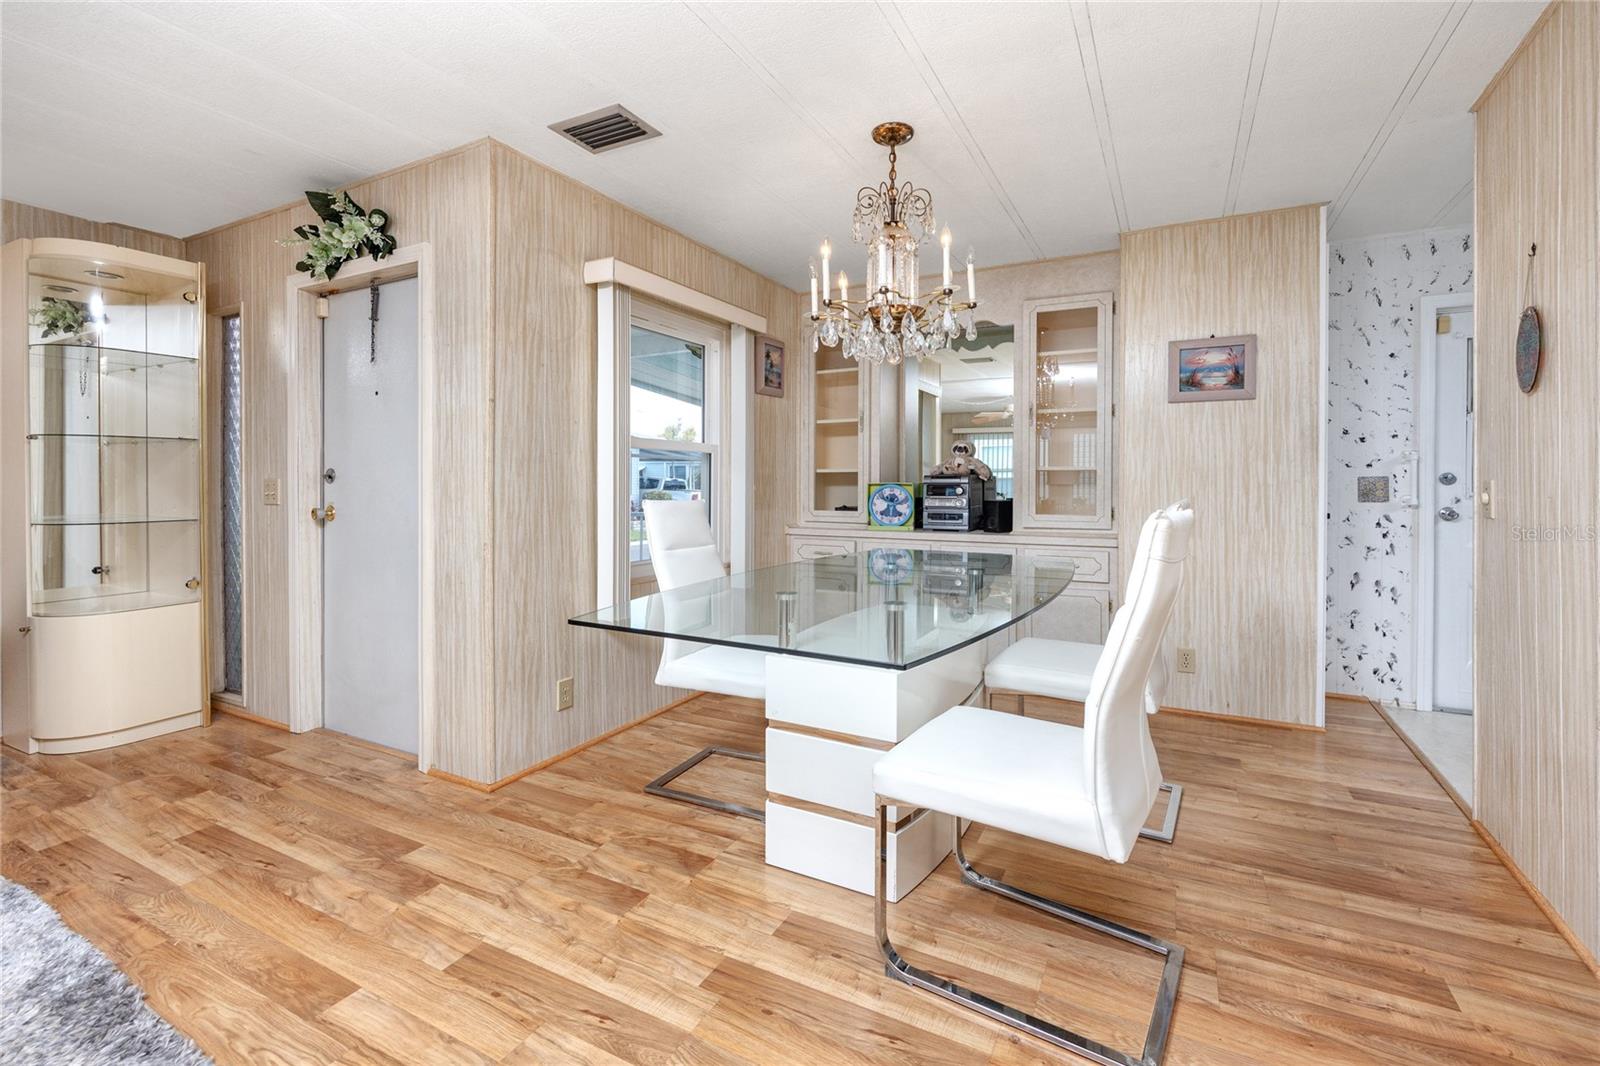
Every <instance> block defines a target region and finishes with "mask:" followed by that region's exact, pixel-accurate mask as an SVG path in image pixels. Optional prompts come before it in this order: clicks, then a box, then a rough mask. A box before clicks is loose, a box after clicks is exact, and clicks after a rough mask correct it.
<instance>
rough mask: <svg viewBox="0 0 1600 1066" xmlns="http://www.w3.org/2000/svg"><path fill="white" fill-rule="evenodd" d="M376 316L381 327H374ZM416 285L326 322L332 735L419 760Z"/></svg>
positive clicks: (327, 686)
mask: <svg viewBox="0 0 1600 1066" xmlns="http://www.w3.org/2000/svg"><path fill="white" fill-rule="evenodd" d="M374 306H376V321H375V322H374ZM417 421H418V411H417V281H416V279H415V278H409V279H407V280H405V281H395V282H390V283H389V284H387V285H381V286H379V287H378V289H377V299H376V304H374V298H373V294H372V291H371V290H368V289H358V290H356V291H353V292H345V293H340V294H338V295H336V296H333V297H330V299H329V314H328V317H327V318H326V319H324V320H323V323H322V459H323V476H322V500H323V506H324V508H325V509H326V510H331V511H333V520H332V521H327V522H325V523H324V525H323V530H322V682H323V687H322V693H323V696H322V699H323V724H324V725H325V726H326V727H327V728H329V729H333V730H337V731H338V732H341V733H348V734H349V735H351V736H354V737H360V738H362V739H363V740H370V741H374V742H376V743H379V744H384V745H387V746H389V747H391V748H398V749H400V750H401V751H408V752H415V751H416V750H417V710H418V703H417V701H418V693H417V678H418V667H417V655H418V619H419V611H420V602H419V581H418V576H419V573H420V570H419V566H420V557H419V546H418V507H417V497H418V481H417V470H418V461H419V460H418V432H417Z"/></svg>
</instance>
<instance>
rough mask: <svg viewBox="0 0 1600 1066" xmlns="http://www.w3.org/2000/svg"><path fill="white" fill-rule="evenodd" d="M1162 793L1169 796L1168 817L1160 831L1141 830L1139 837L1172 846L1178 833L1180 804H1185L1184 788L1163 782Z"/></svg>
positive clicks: (1169, 782) (1163, 820) (1163, 821)
mask: <svg viewBox="0 0 1600 1066" xmlns="http://www.w3.org/2000/svg"><path fill="white" fill-rule="evenodd" d="M1161 791H1163V792H1166V793H1168V794H1169V796H1168V799H1167V816H1166V817H1165V818H1163V819H1162V820H1161V828H1160V829H1148V828H1146V829H1141V830H1139V836H1140V837H1141V838H1143V839H1145V840H1154V841H1156V842H1157V843H1161V844H1170V843H1172V838H1173V837H1174V836H1176V835H1177V833H1178V804H1180V803H1182V802H1183V786H1182V785H1174V784H1173V783H1172V782H1171V781H1163V782H1161Z"/></svg>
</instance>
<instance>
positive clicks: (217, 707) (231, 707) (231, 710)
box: [211, 699, 289, 733]
mask: <svg viewBox="0 0 1600 1066" xmlns="http://www.w3.org/2000/svg"><path fill="white" fill-rule="evenodd" d="M211 713H212V714H231V715H232V716H233V717H235V718H242V719H243V720H244V721H246V722H254V723H255V724H256V725H264V726H266V727H267V728H268V729H281V730H283V731H284V732H285V733H287V732H289V723H288V722H274V721H273V720H272V719H270V718H263V717H261V716H260V715H259V714H251V713H250V712H249V711H247V710H245V709H244V708H243V707H240V706H238V705H237V704H233V703H228V702H227V701H225V700H216V699H214V700H212V701H211Z"/></svg>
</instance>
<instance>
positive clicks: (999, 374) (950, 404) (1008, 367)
mask: <svg viewBox="0 0 1600 1066" xmlns="http://www.w3.org/2000/svg"><path fill="white" fill-rule="evenodd" d="M1015 379H1016V331H1015V330H1014V329H1013V328H1012V327H1011V326H1008V325H1006V326H1002V325H996V324H995V323H993V322H979V323H978V328H977V337H976V338H975V339H973V340H970V341H969V340H967V339H966V338H965V337H963V338H962V339H961V340H959V341H957V342H956V343H955V344H953V345H952V346H951V347H950V348H947V349H945V350H943V351H939V352H934V353H933V354H932V355H930V356H928V357H927V358H925V359H923V360H921V361H920V362H907V363H906V364H904V365H903V366H902V367H901V382H902V386H903V388H902V403H903V407H902V418H901V425H902V426H903V427H904V433H903V436H902V438H901V442H900V457H901V463H900V467H901V471H900V476H901V478H902V479H903V480H905V481H910V482H917V481H921V480H922V478H923V476H924V475H926V474H927V472H928V471H929V470H931V469H933V467H935V466H937V465H938V464H939V463H941V462H943V461H944V458H945V456H947V455H949V454H950V445H951V443H952V442H954V441H956V440H967V441H971V442H972V444H973V446H974V447H975V448H976V449H977V454H978V458H980V459H982V460H983V461H984V462H985V463H987V464H988V465H989V467H990V469H992V470H993V471H994V474H995V482H996V484H995V495H996V496H997V497H998V498H1000V499H1011V498H1013V489H1012V474H1013V470H1014V463H1013V458H1012V457H1013V454H1014V451H1013V449H1014V443H1013V442H1014V439H1015V438H1014V436H1013V429H1014V427H1015V424H1016V423H1015V417H1016V386H1015Z"/></svg>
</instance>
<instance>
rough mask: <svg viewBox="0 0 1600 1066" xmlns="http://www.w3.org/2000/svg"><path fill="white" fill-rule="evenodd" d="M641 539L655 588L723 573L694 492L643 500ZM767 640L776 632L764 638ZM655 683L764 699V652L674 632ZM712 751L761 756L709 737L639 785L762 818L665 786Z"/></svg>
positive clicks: (671, 588)
mask: <svg viewBox="0 0 1600 1066" xmlns="http://www.w3.org/2000/svg"><path fill="white" fill-rule="evenodd" d="M644 532H645V540H646V542H647V543H648V544H649V546H650V565H651V567H652V568H653V569H654V570H655V576H656V586H657V588H659V589H660V590H661V591H662V592H677V591H680V590H683V589H685V588H688V587H689V586H692V585H698V584H700V583H702V582H707V581H719V580H721V579H722V578H725V577H727V571H726V570H724V569H723V566H722V557H721V556H720V555H719V554H718V553H717V543H716V538H715V537H714V536H713V535H712V532H711V523H710V521H709V520H708V519H707V517H706V509H705V504H704V503H702V502H700V501H696V500H645V501H644ZM687 609H689V605H688V603H687V602H679V601H678V600H677V599H676V598H674V597H667V598H666V603H665V610H666V611H667V612H668V613H672V612H674V611H681V610H687ZM770 643H772V644H773V645H774V646H776V645H777V643H778V641H777V638H776V637H772V638H770ZM656 684H658V685H661V686H663V687H665V688H686V689H692V690H695V691H698V692H712V693H716V694H718V695H722V696H742V697H744V698H746V699H756V700H764V699H766V696H767V657H766V655H765V654H764V653H762V652H758V651H751V650H749V649H747V648H730V647H725V646H723V645H716V644H713V645H705V644H694V643H691V642H688V641H682V640H668V641H665V642H664V644H663V646H662V650H661V665H660V666H659V667H657V669H656ZM713 755H725V756H728V757H730V758H734V759H745V760H747V761H750V762H765V761H766V757H765V756H763V755H762V754H760V753H759V752H753V751H740V750H739V749H737V748H730V747H725V746H722V745H719V744H713V745H712V746H710V747H707V748H702V749H701V750H700V751H698V752H696V753H695V754H694V755H692V756H690V757H689V758H688V759H686V760H684V761H683V762H681V763H679V764H678V765H677V766H674V767H673V768H672V769H670V770H668V771H667V772H666V773H664V774H662V775H661V776H660V777H658V778H656V779H655V780H654V781H651V782H650V783H649V784H648V785H646V786H645V787H644V790H645V791H646V792H648V793H650V794H651V795H652V796H662V797H664V798H666V799H675V800H681V801H683V802H685V803H695V804H698V805H700V806H701V807H709V808H711V809H712V810H716V811H725V812H727V813H729V814H737V815H741V816H742V817H745V818H754V819H756V820H757V821H765V820H766V815H765V814H763V813H762V812H761V811H759V810H757V809H755V808H753V807H747V806H745V805H744V804H742V803H734V802H732V801H729V800H721V799H717V798H715V797H713V796H702V795H699V794H697V793H694V792H687V791H685V790H683V789H679V788H672V787H671V783H672V781H673V779H674V778H677V777H679V776H680V775H682V774H685V773H687V772H688V771H690V770H692V769H694V768H695V767H696V766H698V765H700V764H701V763H702V762H704V761H705V760H706V759H709V758H710V757H711V756H713Z"/></svg>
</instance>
